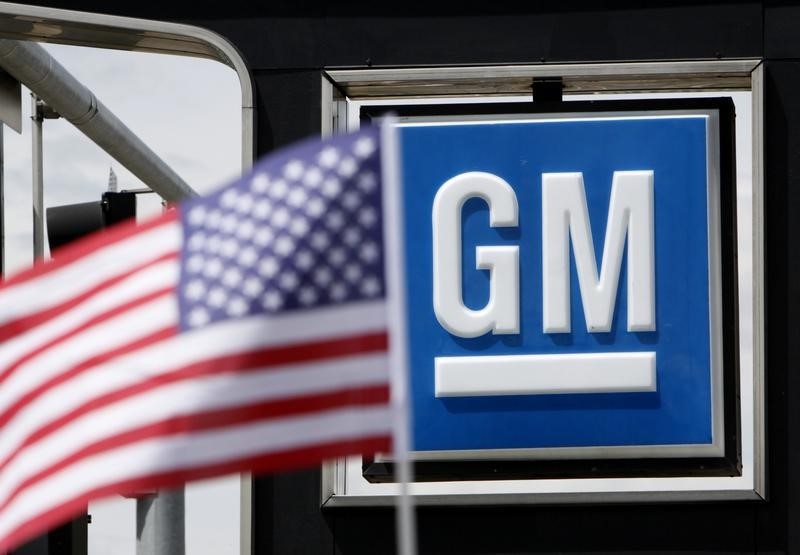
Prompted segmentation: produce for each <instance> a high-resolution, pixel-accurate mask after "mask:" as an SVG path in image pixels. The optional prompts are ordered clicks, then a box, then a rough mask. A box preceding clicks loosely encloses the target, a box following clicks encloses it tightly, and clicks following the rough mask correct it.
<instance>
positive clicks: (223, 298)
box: [207, 287, 228, 308]
mask: <svg viewBox="0 0 800 555" xmlns="http://www.w3.org/2000/svg"><path fill="white" fill-rule="evenodd" d="M227 300H228V294H227V293H226V292H225V289H223V288H222V287H214V288H213V289H212V290H211V291H209V292H208V300H207V302H208V306H210V307H213V308H221V307H222V306H224V305H225V303H226V302H227Z"/></svg>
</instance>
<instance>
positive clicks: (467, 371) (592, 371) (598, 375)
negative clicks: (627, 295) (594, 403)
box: [435, 352, 656, 397]
mask: <svg viewBox="0 0 800 555" xmlns="http://www.w3.org/2000/svg"><path fill="white" fill-rule="evenodd" d="M435 380H436V383H435V391H436V397H484V396H492V395H552V394H559V393H632V392H648V391H656V354H655V353H653V352H645V353H581V354H558V355H503V356H459V357H436V377H435Z"/></svg>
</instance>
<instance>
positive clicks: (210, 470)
mask: <svg viewBox="0 0 800 555" xmlns="http://www.w3.org/2000/svg"><path fill="white" fill-rule="evenodd" d="M390 449H391V438H390V437H389V436H384V435H381V436H369V437H363V438H359V439H357V440H349V441H339V442H331V443H324V444H317V445H314V446H311V447H304V448H300V449H291V450H287V451H280V452H271V453H262V454H259V455H255V456H250V457H243V458H238V459H233V460H230V461H225V462H222V463H216V464H209V465H205V466H200V467H194V468H183V469H180V470H174V471H170V472H160V473H154V474H147V475H144V476H140V477H138V478H131V479H128V480H120V481H118V482H115V483H112V484H106V485H103V486H98V487H96V488H93V489H91V490H87V491H85V492H83V493H82V494H80V495H78V496H76V497H75V498H73V499H70V500H68V501H66V502H64V503H62V504H60V505H58V506H56V507H53V508H49V509H46V510H44V511H42V512H41V513H39V514H38V515H36V516H34V517H33V518H31V519H30V520H28V521H26V522H24V523H23V524H21V525H20V526H18V527H17V528H15V529H13V530H12V531H11V532H10V533H9V534H8V535H6V537H5V538H2V539H0V550H4V549H5V550H8V549H13V548H15V547H18V546H19V545H20V544H22V543H23V542H24V541H25V540H28V539H30V538H32V537H34V536H36V535H38V534H41V533H43V532H45V531H46V530H48V529H49V528H51V527H54V526H56V525H58V524H61V523H63V522H66V521H67V520H69V519H70V518H72V517H74V516H75V515H77V514H79V513H81V512H82V511H84V510H85V508H86V505H88V503H89V501H92V500H94V499H99V498H101V497H107V496H110V495H113V494H117V493H133V492H137V491H149V490H152V489H159V488H170V487H175V486H178V485H180V484H183V483H185V482H188V481H191V480H202V479H205V478H210V477H213V476H221V475H224V474H232V473H235V472H246V471H252V472H267V471H270V472H275V471H280V470H286V469H296V468H303V467H311V466H314V465H316V464H318V463H319V462H320V461H323V460H325V459H331V458H336V457H343V456H346V455H353V454H357V453H363V454H372V453H380V452H383V453H385V452H388V451H390Z"/></svg>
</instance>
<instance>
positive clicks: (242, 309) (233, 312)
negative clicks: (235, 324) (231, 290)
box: [225, 297, 250, 318]
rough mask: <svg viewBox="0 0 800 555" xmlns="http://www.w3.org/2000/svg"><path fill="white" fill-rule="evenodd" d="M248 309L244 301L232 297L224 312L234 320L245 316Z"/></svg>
mask: <svg viewBox="0 0 800 555" xmlns="http://www.w3.org/2000/svg"><path fill="white" fill-rule="evenodd" d="M249 308H250V306H249V305H248V303H247V301H246V300H244V299H243V298H241V297H234V298H232V299H231V300H230V302H229V303H228V305H227V306H226V307H225V312H226V313H227V314H228V316H230V317H232V318H236V317H237V316H244V315H245V314H247V311H248V310H249Z"/></svg>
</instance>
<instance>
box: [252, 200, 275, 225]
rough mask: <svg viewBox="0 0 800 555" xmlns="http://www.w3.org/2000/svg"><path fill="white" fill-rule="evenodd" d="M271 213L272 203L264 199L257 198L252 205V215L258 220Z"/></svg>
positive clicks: (267, 216) (265, 217)
mask: <svg viewBox="0 0 800 555" xmlns="http://www.w3.org/2000/svg"><path fill="white" fill-rule="evenodd" d="M271 213H272V204H270V202H269V201H268V200H266V199H263V200H259V201H258V202H256V204H255V206H253V217H254V218H258V219H259V220H266V219H267V218H269V215H270V214H271Z"/></svg>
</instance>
